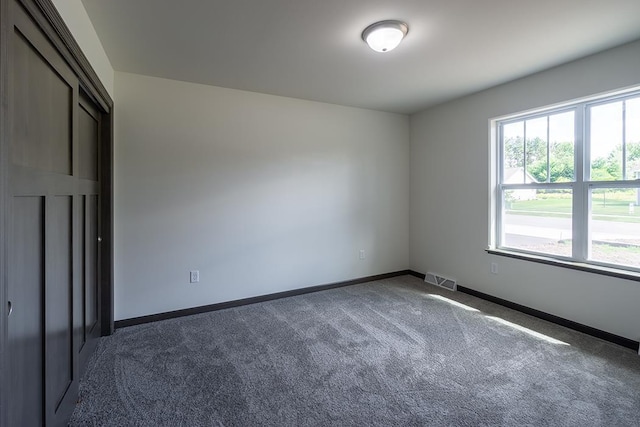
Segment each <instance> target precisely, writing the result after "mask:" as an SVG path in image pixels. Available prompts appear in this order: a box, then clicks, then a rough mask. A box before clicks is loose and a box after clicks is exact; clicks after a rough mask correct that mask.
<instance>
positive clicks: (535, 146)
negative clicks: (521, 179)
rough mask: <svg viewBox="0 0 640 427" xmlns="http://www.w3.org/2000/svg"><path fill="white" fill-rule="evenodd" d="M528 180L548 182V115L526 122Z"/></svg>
mask: <svg viewBox="0 0 640 427" xmlns="http://www.w3.org/2000/svg"><path fill="white" fill-rule="evenodd" d="M525 126H526V128H525V131H526V137H527V159H526V161H527V175H526V177H527V178H528V180H527V182H547V116H544V117H539V118H537V119H532V120H527V121H526V122H525Z"/></svg>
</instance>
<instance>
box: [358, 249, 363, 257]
mask: <svg viewBox="0 0 640 427" xmlns="http://www.w3.org/2000/svg"><path fill="white" fill-rule="evenodd" d="M359 256H360V259H364V249H360V255H359Z"/></svg>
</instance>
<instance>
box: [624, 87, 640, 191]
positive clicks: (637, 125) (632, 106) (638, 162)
mask: <svg viewBox="0 0 640 427" xmlns="http://www.w3.org/2000/svg"><path fill="white" fill-rule="evenodd" d="M625 119H626V120H625V132H626V135H625V136H626V142H627V146H626V151H627V179H638V178H640V98H633V99H629V100H627V102H626V116H625Z"/></svg>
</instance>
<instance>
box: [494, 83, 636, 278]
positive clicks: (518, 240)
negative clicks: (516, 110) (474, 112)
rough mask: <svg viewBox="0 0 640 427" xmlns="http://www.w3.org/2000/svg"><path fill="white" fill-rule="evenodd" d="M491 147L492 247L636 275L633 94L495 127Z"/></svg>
mask: <svg viewBox="0 0 640 427" xmlns="http://www.w3.org/2000/svg"><path fill="white" fill-rule="evenodd" d="M580 124H582V126H580ZM580 127H581V128H580ZM499 142H500V146H499V151H500V162H501V163H500V178H501V179H500V184H499V188H498V194H499V196H500V198H499V200H500V203H501V206H499V211H500V213H499V215H498V220H499V221H500V223H499V224H498V227H497V230H498V233H499V236H498V239H497V241H498V246H499V247H505V248H513V249H519V250H524V251H527V252H534V253H542V254H545V255H550V256H557V257H561V258H563V259H570V260H574V261H579V262H593V263H603V264H612V265H618V266H623V267H624V268H630V269H640V206H638V205H640V181H639V180H637V179H639V178H640V96H638V94H635V96H633V95H632V96H627V97H625V98H616V99H611V100H598V101H597V103H596V102H594V103H591V104H586V103H585V104H576V105H575V106H570V107H568V108H565V109H564V110H563V111H557V112H552V113H549V114H546V115H544V114H543V115H541V114H537V115H533V114H532V115H530V116H528V117H522V118H519V119H515V120H513V119H512V120H510V121H508V122H503V123H500V141H499ZM574 234H575V235H574Z"/></svg>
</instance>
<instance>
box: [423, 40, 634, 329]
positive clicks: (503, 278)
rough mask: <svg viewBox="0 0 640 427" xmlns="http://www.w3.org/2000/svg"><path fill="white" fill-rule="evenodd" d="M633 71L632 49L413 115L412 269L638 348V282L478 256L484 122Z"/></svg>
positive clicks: (481, 248) (613, 85)
mask: <svg viewBox="0 0 640 427" xmlns="http://www.w3.org/2000/svg"><path fill="white" fill-rule="evenodd" d="M638 70H640V42H635V43H632V44H629V45H626V46H622V47H619V48H616V49H612V50H609V51H606V52H603V53H600V54H597V55H594V56H591V57H588V58H585V59H582V60H579V61H576V62H572V63H569V64H566V65H563V66H561V67H558V68H554V69H552V70H549V71H545V72H542V73H539V74H535V75H532V76H530V77H526V78H524V79H521V80H518V81H515V82H512V83H509V84H505V85H502V86H498V87H495V88H492V89H489V90H486V91H484V92H481V93H478V94H475V95H471V96H467V97H464V98H461V99H458V100H455V101H452V102H449V103H446V104H443V105H440V106H437V107H434V108H431V109H429V110H426V111H424V112H422V113H420V114H416V115H414V116H412V117H411V213H410V217H411V228H410V230H411V241H410V259H411V262H410V265H411V268H412V269H414V270H417V271H420V272H426V271H427V270H429V271H435V272H438V273H441V274H444V275H449V276H452V277H454V278H456V279H457V280H458V281H459V282H460V283H461V284H462V285H463V286H467V287H469V288H473V289H476V290H478V291H481V292H484V293H487V294H490V295H494V296H497V297H500V298H503V299H506V300H509V301H512V302H516V303H519V304H522V305H525V306H528V307H532V308H535V309H538V310H542V311H545V312H547V313H551V314H555V315H557V316H561V317H564V318H567V319H570V320H573V321H576V322H579V323H583V324H586V325H589V326H592V327H595V328H598V329H602V330H605V331H608V332H611V333H614V334H618V335H621V336H624V337H627V338H630V339H633V340H636V341H637V340H640V305H639V302H640V283H638V282H634V281H628V280H621V279H614V278H611V277H608V276H602V275H596V274H591V273H583V272H578V271H575V270H567V269H563V268H559V267H552V266H546V265H542V264H537V263H532V262H527V261H522V260H515V259H509V258H504V257H498V256H495V255H489V254H487V253H486V252H485V249H486V247H487V244H488V222H489V213H488V212H489V196H488V187H489V185H488V182H489V167H488V159H489V151H488V150H489V142H488V132H489V131H488V127H489V119H490V118H494V117H497V116H500V115H505V114H509V113H514V112H519V111H524V110H528V109H532V108H535V107H541V106H546V105H549V104H553V103H558V102H562V101H567V100H571V99H575V98H579V97H584V96H587V95H592V94H597V93H601V92H604V91H609V90H613V89H618V88H623V87H628V86H632V85H638V84H640V73H639V72H638ZM492 261H493V262H496V263H498V265H499V274H498V275H492V274H490V273H489V265H490V262H492Z"/></svg>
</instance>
